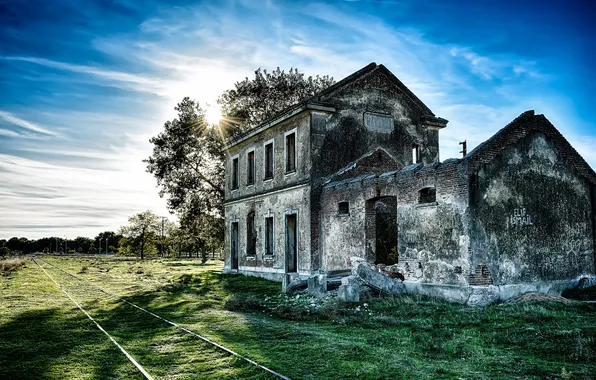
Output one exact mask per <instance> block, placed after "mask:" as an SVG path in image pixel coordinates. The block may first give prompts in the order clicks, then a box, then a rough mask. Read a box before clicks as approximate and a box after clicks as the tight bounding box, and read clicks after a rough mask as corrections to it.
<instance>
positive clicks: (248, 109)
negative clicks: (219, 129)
mask: <svg viewBox="0 0 596 380" xmlns="http://www.w3.org/2000/svg"><path fill="white" fill-rule="evenodd" d="M333 83H334V80H333V78H332V77H329V76H327V75H324V76H319V75H317V76H315V77H312V76H309V77H308V78H305V77H304V74H303V73H301V72H299V71H298V69H294V68H290V70H289V71H288V72H287V73H286V72H285V71H284V70H280V69H279V67H278V68H277V69H275V70H273V71H272V72H271V73H268V72H267V70H265V69H261V68H259V69H257V70H256V71H255V77H254V79H249V78H245V79H244V80H243V81H241V82H236V83H235V84H234V87H235V88H233V89H231V90H227V91H225V92H224V93H223V94H222V95H221V96H220V97H219V99H218V101H217V103H218V104H219V105H220V106H221V109H222V112H223V114H224V116H226V117H227V118H228V119H230V120H243V121H244V124H245V125H246V126H248V127H254V126H256V125H258V124H259V123H261V122H262V121H265V120H267V119H269V118H271V117H273V116H275V115H276V114H277V113H279V112H280V111H282V110H283V109H285V108H287V107H289V106H291V105H293V104H295V103H298V102H301V101H303V100H306V99H308V98H310V97H312V96H314V95H315V94H316V93H318V92H320V91H321V90H323V89H325V88H327V87H329V86H331V85H332V84H333Z"/></svg>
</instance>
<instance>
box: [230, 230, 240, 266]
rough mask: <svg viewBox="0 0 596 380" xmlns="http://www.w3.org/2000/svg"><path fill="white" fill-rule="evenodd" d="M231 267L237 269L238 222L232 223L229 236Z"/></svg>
mask: <svg viewBox="0 0 596 380" xmlns="http://www.w3.org/2000/svg"><path fill="white" fill-rule="evenodd" d="M230 253H231V261H232V263H231V269H238V222H234V223H232V229H231V236H230Z"/></svg>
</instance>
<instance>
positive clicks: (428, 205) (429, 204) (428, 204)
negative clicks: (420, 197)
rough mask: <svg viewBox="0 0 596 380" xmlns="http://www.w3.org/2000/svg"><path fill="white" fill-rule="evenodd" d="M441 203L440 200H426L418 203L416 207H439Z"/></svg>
mask: <svg viewBox="0 0 596 380" xmlns="http://www.w3.org/2000/svg"><path fill="white" fill-rule="evenodd" d="M438 205H439V203H438V202H426V203H418V204H417V205H416V208H427V207H437V206H438Z"/></svg>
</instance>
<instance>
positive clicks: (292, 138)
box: [286, 132, 296, 172]
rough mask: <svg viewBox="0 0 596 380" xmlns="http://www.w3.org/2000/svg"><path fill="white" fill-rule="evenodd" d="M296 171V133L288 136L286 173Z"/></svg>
mask: <svg viewBox="0 0 596 380" xmlns="http://www.w3.org/2000/svg"><path fill="white" fill-rule="evenodd" d="M295 170H296V132H292V133H290V134H288V135H287V136H286V172H293V171H295Z"/></svg>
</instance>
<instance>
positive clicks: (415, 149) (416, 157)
mask: <svg viewBox="0 0 596 380" xmlns="http://www.w3.org/2000/svg"><path fill="white" fill-rule="evenodd" d="M420 161H421V160H420V146H418V145H412V163H414V164H417V163H419V162H420Z"/></svg>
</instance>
